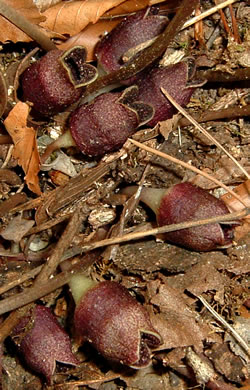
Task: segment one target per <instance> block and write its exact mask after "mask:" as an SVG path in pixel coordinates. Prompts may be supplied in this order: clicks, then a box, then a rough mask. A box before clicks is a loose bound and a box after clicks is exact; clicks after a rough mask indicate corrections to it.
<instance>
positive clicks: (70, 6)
mask: <svg viewBox="0 0 250 390" xmlns="http://www.w3.org/2000/svg"><path fill="white" fill-rule="evenodd" d="M123 2H124V0H106V1H99V0H84V1H70V2H66V1H65V2H63V3H59V4H56V5H55V6H54V7H51V8H49V9H48V10H46V11H45V12H44V13H43V15H44V16H46V18H47V19H46V21H45V22H44V23H41V25H42V26H43V27H45V28H46V29H49V30H52V31H54V32H57V33H60V34H69V35H70V36H72V35H74V34H78V33H79V32H80V31H81V30H83V29H84V28H85V27H86V26H87V25H88V24H89V23H96V22H97V21H98V19H99V18H100V17H101V16H102V15H103V14H104V13H105V12H106V11H107V10H109V9H111V8H113V7H116V6H117V5H119V4H121V3H123Z"/></svg>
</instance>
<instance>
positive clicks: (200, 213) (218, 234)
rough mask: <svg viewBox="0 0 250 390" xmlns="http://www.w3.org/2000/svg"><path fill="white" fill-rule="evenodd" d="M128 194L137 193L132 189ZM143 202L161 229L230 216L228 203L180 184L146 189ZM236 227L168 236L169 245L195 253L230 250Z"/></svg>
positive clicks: (222, 226) (217, 225)
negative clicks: (170, 243)
mask: <svg viewBox="0 0 250 390" xmlns="http://www.w3.org/2000/svg"><path fill="white" fill-rule="evenodd" d="M123 192H124V193H126V194H132V193H134V192H135V188H134V187H128V188H126V189H125V190H124V191H123ZM140 200H142V202H144V203H146V204H147V205H148V206H149V207H151V208H152V210H153V211H154V212H155V214H156V218H157V223H158V225H159V226H164V225H171V224H176V223H181V222H187V221H194V220H198V219H204V218H211V217H216V216H219V215H225V214H229V210H228V208H227V206H226V205H225V203H224V202H223V201H222V200H220V199H218V198H216V197H215V196H213V195H211V194H210V193H209V192H208V191H206V190H204V189H202V188H199V187H197V186H195V185H193V184H191V183H188V182H185V183H180V184H176V185H174V186H173V187H171V188H170V189H165V188H164V189H161V188H145V187H144V188H143V190H142V192H141V197H140ZM235 226H236V224H235V223H234V224H233V223H230V222H228V223H227V224H222V223H213V224H208V225H202V226H198V227H192V228H188V229H181V230H177V231H174V232H169V233H165V234H164V237H165V238H166V240H167V241H170V242H172V243H174V244H177V245H180V246H183V247H185V248H189V249H192V250H195V251H210V250H214V249H219V248H226V247H229V246H230V245H231V244H232V240H233V231H234V227H235Z"/></svg>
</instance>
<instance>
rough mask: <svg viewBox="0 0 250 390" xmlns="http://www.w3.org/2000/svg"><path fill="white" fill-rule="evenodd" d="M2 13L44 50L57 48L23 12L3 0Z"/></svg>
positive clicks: (0, 0) (0, 3)
mask: <svg viewBox="0 0 250 390" xmlns="http://www.w3.org/2000/svg"><path fill="white" fill-rule="evenodd" d="M0 14H1V15H2V16H4V17H5V18H6V19H8V20H9V21H10V22H11V23H13V24H15V26H17V27H18V28H20V30H22V31H23V32H25V33H26V34H27V35H29V36H30V37H31V38H32V39H34V40H35V41H36V42H37V43H38V44H39V45H40V46H41V47H42V48H43V49H44V50H46V51H49V50H53V49H56V48H57V47H56V45H55V44H54V43H53V42H52V41H51V40H50V39H49V38H48V37H47V35H45V34H44V33H43V32H42V31H41V30H40V29H39V27H37V26H36V25H35V24H33V23H31V22H29V21H28V19H26V18H25V17H24V16H23V15H22V14H21V13H19V12H17V11H16V10H15V9H14V8H12V7H11V6H10V5H8V4H7V3H6V2H5V1H2V0H0Z"/></svg>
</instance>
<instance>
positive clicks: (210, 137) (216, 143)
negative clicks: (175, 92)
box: [161, 88, 250, 179]
mask: <svg viewBox="0 0 250 390" xmlns="http://www.w3.org/2000/svg"><path fill="white" fill-rule="evenodd" d="M161 90H162V92H163V94H164V95H165V96H166V98H167V99H168V100H169V101H170V103H172V104H173V105H174V106H175V108H177V110H178V111H179V112H180V113H181V114H182V115H184V116H185V118H187V119H188V120H189V121H190V123H192V124H193V125H194V126H195V127H196V128H197V129H198V130H200V132H201V133H203V134H204V135H205V136H206V137H207V138H208V139H210V141H212V142H213V143H214V144H215V145H216V146H217V147H218V148H219V149H221V150H222V151H223V152H224V153H225V154H226V155H227V156H228V157H229V158H230V159H231V160H232V161H233V162H234V163H235V165H236V166H237V167H238V168H239V169H240V170H241V171H242V172H243V173H244V175H245V176H246V177H247V178H248V179H250V175H249V174H248V173H247V171H246V170H245V169H244V168H243V167H242V166H241V164H240V163H239V162H238V161H237V160H236V159H235V158H234V157H233V156H232V155H231V154H230V153H229V152H228V151H227V150H226V149H225V148H224V147H223V146H222V145H221V144H220V143H219V142H218V141H217V140H216V139H215V138H214V137H212V135H211V134H209V133H208V132H207V131H206V130H205V129H204V128H203V127H202V126H201V125H200V124H199V123H198V122H196V120H195V119H194V118H192V117H191V115H189V114H188V113H187V112H186V110H184V108H182V107H181V106H180V104H178V103H177V101H176V100H174V99H173V98H172V96H171V95H169V93H168V92H167V91H166V89H164V88H161Z"/></svg>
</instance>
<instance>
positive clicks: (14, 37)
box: [0, 0, 45, 42]
mask: <svg viewBox="0 0 250 390" xmlns="http://www.w3.org/2000/svg"><path fill="white" fill-rule="evenodd" d="M4 1H5V3H6V4H8V5H9V6H10V7H12V8H14V9H15V10H16V11H18V12H19V13H20V14H22V15H23V16H24V17H25V18H27V19H28V20H29V21H30V22H31V23H33V24H36V25H38V24H39V23H40V22H43V21H44V20H45V18H44V16H42V15H41V14H40V12H39V11H38V9H37V7H36V6H35V4H34V3H33V1H32V0H4ZM0 41H1V42H7V41H12V42H19V41H22V42H29V41H32V39H31V38H30V37H29V36H28V35H26V34H25V33H24V32H23V31H21V30H20V29H19V28H18V27H16V26H15V25H14V24H12V23H11V22H9V21H8V20H7V19H5V18H4V17H3V16H0Z"/></svg>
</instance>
